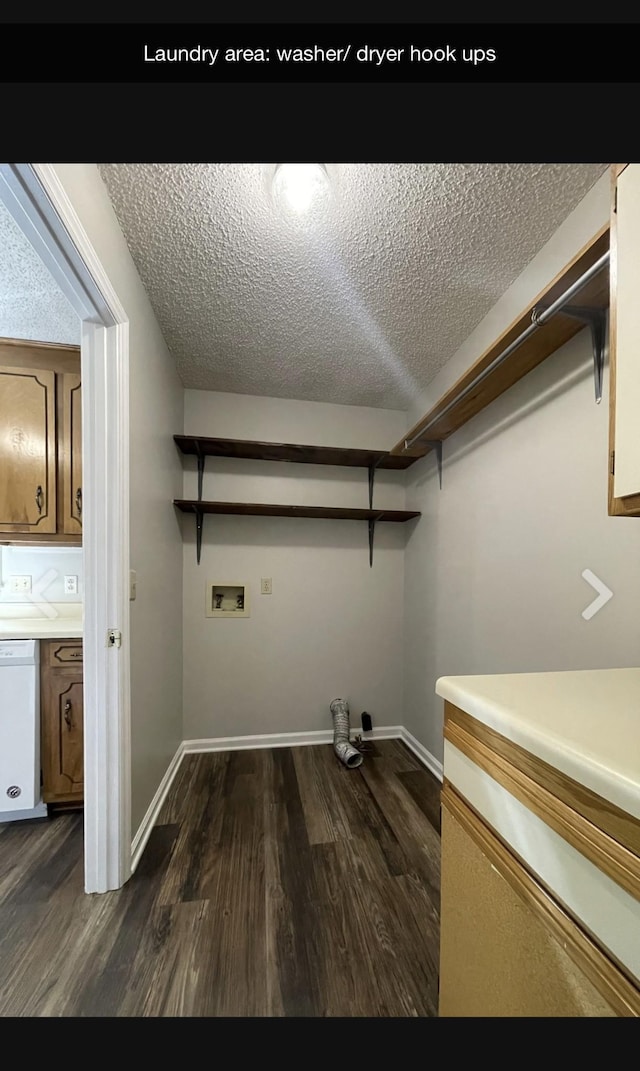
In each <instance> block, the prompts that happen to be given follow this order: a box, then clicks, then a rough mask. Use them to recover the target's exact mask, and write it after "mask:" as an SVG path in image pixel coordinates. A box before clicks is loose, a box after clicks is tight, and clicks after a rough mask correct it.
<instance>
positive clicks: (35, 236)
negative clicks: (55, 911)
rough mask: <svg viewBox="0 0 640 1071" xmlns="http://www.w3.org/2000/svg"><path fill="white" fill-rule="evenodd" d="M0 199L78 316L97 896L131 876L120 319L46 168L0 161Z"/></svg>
mask: <svg viewBox="0 0 640 1071" xmlns="http://www.w3.org/2000/svg"><path fill="white" fill-rule="evenodd" d="M0 199H1V200H2V201H3V203H4V204H5V205H6V207H7V209H8V211H9V212H10V213H11V215H12V216H13V218H14V220H15V221H16V223H17V224H18V226H19V227H20V229H21V230H22V232H23V233H24V235H25V236H26V238H27V239H28V240H29V242H30V243H31V245H32V246H33V247H34V249H35V251H36V253H37V254H38V255H39V256H40V258H41V260H42V261H43V262H44V264H45V265H46V267H47V268H48V269H49V271H50V273H51V275H52V276H53V278H54V280H55V281H56V283H57V284H58V286H59V287H60V289H61V290H62V292H63V293H64V294H65V296H66V297H67V299H68V301H69V302H70V304H71V305H72V307H73V308H74V309H75V311H76V312H77V313H78V316H79V317H80V320H81V321H82V335H81V370H82V465H83V496H82V498H83V500H82V514H83V536H82V545H83V557H84V575H85V601H84V624H83V682H84V685H83V691H84V777H85V782H84V888H85V892H87V893H102V892H107V891H108V890H110V889H118V888H120V887H121V886H122V885H123V884H124V883H125V882H126V881H127V879H128V878H129V877H130V875H131V691H130V642H129V638H130V628H129V616H130V615H129V323H128V318H127V314H126V312H125V309H124V307H123V306H122V304H121V302H120V299H119V298H118V295H117V294H116V291H115V290H114V288H113V286H112V284H111V282H110V280H109V278H108V275H107V273H106V271H105V269H104V268H103V265H102V263H101V262H100V259H99V257H98V255H97V253H96V251H95V249H94V247H93V245H92V243H91V241H90V240H89V237H88V235H87V233H86V231H85V229H84V227H83V226H82V223H81V222H80V219H79V217H78V215H77V213H76V212H75V209H74V208H73V205H72V204H71V201H70V200H69V198H68V196H67V194H66V191H65V189H64V187H63V185H62V183H61V182H60V179H59V178H58V175H57V173H56V171H55V166H54V165H51V164H2V163H0ZM110 630H115V631H116V633H120V636H121V646H119V647H118V646H110V645H109V640H108V633H109V631H110Z"/></svg>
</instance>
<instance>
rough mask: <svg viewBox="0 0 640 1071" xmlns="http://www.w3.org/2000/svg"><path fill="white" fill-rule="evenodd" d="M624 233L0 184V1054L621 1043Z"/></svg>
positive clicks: (521, 178) (456, 183)
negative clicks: (121, 1024)
mask: <svg viewBox="0 0 640 1071" xmlns="http://www.w3.org/2000/svg"><path fill="white" fill-rule="evenodd" d="M28 168H30V169H31V170H30V171H28V172H27V169H28ZM25 176H28V182H27V179H26V178H25ZM29 183H32V184H33V188H34V189H35V188H40V187H41V188H42V189H43V190H45V191H46V193H47V197H48V199H49V202H50V204H51V205H52V206H54V208H56V210H57V218H58V219H60V220H61V221H62V223H64V224H65V227H66V229H67V231H68V233H69V234H70V235H71V237H72V238H73V240H74V245H75V248H76V249H77V251H78V256H79V257H82V258H83V260H84V263H85V264H86V265H87V272H88V274H87V280H86V281H85V282H84V283H83V284H82V285H81V282H78V280H79V279H81V268H82V265H80V261H78V264H79V267H78V268H77V269H75V277H72V272H71V269H70V268H69V267H68V263H67V262H68V261H69V259H70V258H69V257H67V261H65V258H64V257H63V256H62V255H61V256H60V257H59V258H56V256H54V255H53V254H51V252H50V251H51V250H52V249H55V243H56V242H59V243H61V245H60V248H61V249H64V248H66V247H65V246H64V238H63V237H60V235H59V234H58V233H57V231H56V227H55V226H54V224H51V226H50V228H49V230H50V232H51V238H50V244H49V246H47V242H48V241H49V239H48V238H47V237H46V235H45V237H41V238H36V237H34V234H33V233H32V231H31V230H30V229H29V226H28V224H27V223H26V222H25V220H26V216H27V209H28V200H27V198H26V195H25V193H24V190H25V189H26V188H27V187H28V185H29ZM38 184H40V187H38ZM32 199H33V198H32ZM25 206H26V207H25ZM639 206H640V165H633V164H629V165H616V164H609V163H562V164H554V163H547V164H539V163H532V164H521V163H517V164H516V163H514V164H509V163H503V164H482V163H478V164H461V163H451V164H446V163H444V164H434V163H431V164H430V163H424V164H418V163H406V164H402V163H396V164H384V163H334V164H320V165H316V164H313V165H311V164H302V163H298V164H291V165H276V164H256V163H251V164H250V163H246V164H245V163H225V164H223V163H219V164H186V163H184V164H152V163H145V164H140V163H112V164H109V163H103V164H73V163H68V164H63V163H59V164H55V165H9V164H4V165H0V245H1V247H2V250H3V254H4V255H3V257H2V258H0V260H1V261H2V266H1V267H0V290H1V292H0V413H1V414H2V447H1V450H0V464H1V466H2V472H3V476H2V487H1V488H0V659H1V661H0V707H1V708H2V721H1V722H0V748H1V750H2V756H3V757H2V759H1V760H0V782H1V783H0V798H1V800H2V802H0V855H2V859H3V864H2V867H1V868H0V928H1V927H2V925H3V924H6V926H7V931H6V932H7V933H8V934H9V937H8V939H7V940H8V944H7V948H8V952H7V956H6V959H5V967H4V968H1V967H0V1015H40V1016H41V1015H68V1016H76V1015H95V1014H106V1015H121V1016H124V1015H130V1016H137V1015H148V1016H154V1015H155V1016H158V1015H160V1016H166V1015H181V1016H182V1015H216V1016H314V1017H315V1016H343V1015H346V1016H386V1017H389V1016H391V1017H396V1016H428V1017H437V1016H441V1017H450V1016H461V1015H462V1016H471V1015H473V1016H504V1017H506V1016H516V1017H519V1016H525V1015H526V1016H637V1015H640V938H639V937H638V934H640V925H637V924H638V923H640V767H639V766H638V754H640V749H638V747H637V744H638V728H637V710H638V709H639V707H638V703H639V702H640V663H639V651H640V615H639V613H638V606H639V605H640V555H639V551H640V521H639V520H638V518H639V517H640V441H639V439H640V437H639V436H638V431H637V412H638V408H637V407H638V404H639V403H640V365H639V363H638V360H637V352H638V350H637V338H638V336H639V335H640V315H639V314H638V311H637V308H636V305H637V302H636V301H635V299H634V296H633V295H634V292H635V291H634V288H635V287H636V286H637V276H638V269H637V267H636V260H637V261H638V263H640V259H638V258H637V252H636V251H637V249H638V248H639V247H640V207H639ZM54 217H55V212H53V210H52V216H51V218H52V219H54ZM54 222H55V219H54ZM43 233H44V232H43ZM47 249H49V252H47ZM93 284H95V293H96V295H97V294H98V293H99V292H100V293H102V294H103V295H107V296H106V297H105V299H104V302H103V305H104V308H107V306H108V304H109V303H108V300H107V298H108V297H109V295H113V296H112V299H111V305H110V306H109V309H108V315H107V314H106V313H105V314H104V317H105V318H104V339H105V341H104V344H102V343H100V342H96V341H95V340H96V339H98V338H101V337H102V336H99V335H98V334H96V333H94V334H92V332H94V331H98V327H99V315H100V309H101V308H102V306H101V305H100V301H98V300H97V299H96V301H97V304H96V308H97V309H98V311H97V312H96V314H95V315H94V316H91V315H89V313H87V312H86V311H83V309H85V305H83V301H84V302H88V298H87V297H86V296H84V295H86V294H87V293H91V286H92V285H93ZM101 288H102V289H101ZM86 307H88V305H86ZM109 317H110V318H109ZM87 325H89V326H87ZM95 325H98V326H95ZM100 329H102V328H100ZM101 345H103V349H102V350H101V349H100V346H101ZM111 345H113V346H114V347H116V348H115V349H114V351H113V352H114V353H116V352H117V354H118V361H119V362H121V363H119V364H118V371H117V372H114V373H113V375H114V379H113V384H114V386H113V387H112V386H111V385H110V384H111V380H110V379H109V376H110V375H111V372H109V371H108V370H105V369H106V361H105V358H104V354H107V347H108V346H111ZM109 352H111V351H109ZM101 355H102V356H101ZM101 361H103V362H104V363H100V362H101ZM105 398H107V399H113V406H114V409H113V410H109V409H108V408H107V403H106V402H105V401H104V399H105ZM109 404H111V402H109ZM118 406H120V407H121V408H120V409H118V412H119V413H120V417H119V418H118V419H119V421H120V422H119V423H118V425H117V427H116V424H115V423H110V421H111V419H112V417H111V415H110V414H113V413H114V412H115V409H116V408H117V407H118ZM113 419H114V421H115V417H114V418H113ZM109 443H111V444H112V445H114V447H115V445H116V444H117V446H118V449H119V450H120V451H121V453H119V454H118V458H117V461H116V460H112V461H110V460H109V457H108V450H107V449H106V448H105V445H104V444H109ZM105 474H106V476H105ZM116 491H117V493H118V494H120V493H122V496H123V498H122V501H123V502H124V503H125V504H124V506H123V507H122V509H120V507H118V510H119V512H118V513H117V516H116V514H115V513H114V508H113V502H114V501H116V499H114V498H113V497H110V496H113V495H115V494H116ZM118 501H120V500H118ZM113 577H116V581H115V582H114V581H113V579H112V578H113ZM127 897H128V898H129V899H128V900H127ZM127 903H130V904H132V905H135V906H134V907H131V908H130V909H128V908H127ZM3 905H4V906H3ZM81 905H84V906H81ZM101 905H102V906H101ZM105 905H106V906H105ZM31 909H33V914H31ZM127 911H128V912H129V913H128V914H127ZM134 916H135V917H134ZM56 918H57V919H58V922H59V924H60V925H64V927H66V929H64V933H65V937H64V941H63V942H62V945H61V947H60V948H59V949H58V948H56V945H55V925H56V923H55V920H56ZM216 918H217V919H222V920H223V921H222V922H221V923H220V924H219V925H215V923H214V919H216ZM34 920H36V921H34ZM60 920H63V922H60ZM92 920H93V921H92ZM145 920H146V921H145ZM36 923H37V924H36ZM29 927H31V929H29ZM110 927H111V929H110ZM154 932H155V933H156V935H157V941H156V943H154V939H153V936H152V935H153V933H154ZM25 949H26V950H27V954H26V960H25V961H24V962H23V959H24V952H25ZM522 949H525V950H526V951H527V953H528V955H527V956H526V957H525V956H524V955H523V952H522ZM45 960H46V962H47V964H48V966H47V968H46V970H45V971H44V972H43V973H42V976H41V978H39V980H38V981H37V984H35V985H32V983H33V979H34V978H35V977H36V975H37V972H38V969H40V970H41V972H42V963H43V962H44V961H45ZM90 960H93V966H91V964H90V962H89V961H90ZM18 963H20V967H19V969H18V966H17V965H18ZM38 964H40V968H39V967H38ZM12 971H13V972H14V973H13V974H12ZM16 971H17V975H16V973H15V972H16ZM116 979H120V983H118V984H117V983H116V981H114V980H116ZM514 979H515V980H516V981H514Z"/></svg>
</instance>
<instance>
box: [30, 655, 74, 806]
mask: <svg viewBox="0 0 640 1071" xmlns="http://www.w3.org/2000/svg"><path fill="white" fill-rule="evenodd" d="M40 728H41V744H40V752H41V765H42V799H43V801H44V802H45V803H48V804H58V803H64V804H70V803H76V804H80V803H82V800H83V795H84V756H83V747H84V732H83V685H82V641H81V640H76V639H71V640H64V639H63V640H41V641H40Z"/></svg>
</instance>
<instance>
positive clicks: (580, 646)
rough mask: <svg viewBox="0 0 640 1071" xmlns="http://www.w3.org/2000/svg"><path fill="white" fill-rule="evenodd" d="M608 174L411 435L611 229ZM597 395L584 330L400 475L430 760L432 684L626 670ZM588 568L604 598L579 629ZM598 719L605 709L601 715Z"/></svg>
mask: <svg viewBox="0 0 640 1071" xmlns="http://www.w3.org/2000/svg"><path fill="white" fill-rule="evenodd" d="M608 211H609V191H608V176H606V175H605V176H604V177H603V179H602V180H600V182H599V183H598V184H597V185H596V187H594V188H593V189H592V190H591V191H590V193H589V194H588V195H587V197H586V198H585V199H584V201H583V202H582V204H581V205H579V206H578V207H577V208H576V210H575V211H574V212H573V213H572V214H571V216H570V217H569V218H568V219H567V221H565V224H563V226H562V227H561V228H560V229H559V230H558V232H556V235H555V236H554V238H552V240H551V241H550V242H549V243H548V244H547V246H545V248H544V249H543V250H542V251H541V253H540V254H539V255H538V256H537V257H536V259H535V260H534V262H533V263H532V264H531V265H530V267H529V268H528V269H527V270H526V271H525V272H524V273H523V274H522V275H521V276H520V278H519V279H518V280H516V282H515V283H514V285H513V286H512V287H511V289H510V290H509V291H508V292H507V294H506V295H505V296H504V297H503V298H502V299H501V301H500V302H499V303H498V305H496V307H495V308H494V309H493V310H492V312H491V314H490V315H489V316H488V317H487V318H486V319H485V320H484V321H483V322H482V323H481V324H480V325H479V327H478V328H477V329H476V331H475V332H474V333H473V335H472V336H471V337H470V339H468V340H467V342H466V343H465V345H464V346H463V347H462V349H461V350H460V351H459V353H458V354H456V356H455V357H454V358H453V359H452V361H451V362H449V364H448V365H447V366H446V367H445V368H444V369H443V370H442V372H441V373H440V375H439V376H438V377H437V379H436V380H435V381H434V382H433V384H432V385H431V389H430V391H429V392H428V397H425V398H423V399H421V400H420V402H419V404H417V405H416V409H415V411H414V412H412V413H411V414H410V423H414V422H415V421H416V420H417V419H419V417H420V416H422V415H423V413H424V412H426V411H427V409H428V408H429V405H430V404H432V403H433V401H435V399H437V398H438V397H439V396H440V395H441V394H442V393H443V391H444V390H446V389H447V387H448V386H450V385H451V383H453V382H454V381H455V379H456V378H457V377H458V376H459V375H460V374H461V372H462V371H463V370H464V369H465V368H466V367H468V365H469V364H470V363H471V362H472V361H473V360H475V359H476V358H477V357H478V356H479V355H480V354H481V353H482V352H483V350H484V349H486V348H487V346H489V345H490V344H491V343H492V342H493V341H494V340H495V338H496V337H497V336H498V335H499V334H500V332H501V331H502V330H503V329H504V328H505V327H506V326H507V324H508V323H509V322H511V321H512V320H513V319H514V318H515V317H516V316H517V315H518V314H519V313H521V311H522V309H523V308H524V307H525V306H526V304H527V303H528V302H529V301H530V300H532V299H533V298H534V297H535V295H536V294H537V293H538V292H539V291H540V290H541V289H542V288H543V286H544V285H545V284H546V282H548V281H549V280H550V279H551V278H553V276H554V275H555V274H556V273H557V272H558V271H559V270H560V269H561V268H562V266H563V265H564V264H565V263H566V262H567V261H568V260H569V259H570V258H571V257H572V256H573V255H574V254H575V253H576V252H577V251H578V249H579V248H581V247H582V245H583V244H584V243H585V242H586V241H587V240H588V239H589V238H590V237H591V236H592V235H593V234H594V233H595V232H596V231H597V230H598V228H599V227H600V226H601V225H602V224H603V223H605V222H606V221H607V219H608ZM607 432H608V396H605V397H604V398H603V400H602V403H601V404H600V405H596V404H595V401H594V390H593V377H592V363H591V341H590V334H589V331H588V330H584V331H581V332H580V333H579V335H577V336H576V337H575V338H574V339H572V340H571V341H570V342H569V343H567V344H566V345H565V346H564V347H562V349H560V350H559V351H557V352H556V354H554V355H553V356H552V357H551V358H549V359H548V360H547V361H545V362H544V363H543V364H542V365H540V366H539V367H538V368H537V369H535V370H534V371H533V372H531V373H530V374H529V375H528V376H526V377H525V378H524V379H523V380H521V381H520V382H519V383H518V384H516V385H515V386H514V387H512V388H511V389H510V390H509V391H508V392H507V393H506V394H504V395H503V396H502V397H501V398H498V399H497V400H496V401H495V402H493V403H492V404H491V405H490V406H488V408H487V409H485V410H484V411H483V412H482V413H480V414H479V415H478V416H476V417H475V418H474V419H473V420H471V421H469V423H468V424H466V425H465V426H464V427H463V428H461V429H460V430H459V431H458V432H456V433H455V434H454V435H453V436H451V437H450V438H449V439H448V440H447V441H446V442H445V444H444V459H445V464H444V472H443V487H442V490H440V489H439V488H438V483H437V478H436V472H435V462H434V459H433V457H432V456H430V455H428V456H427V457H425V458H424V459H423V460H421V461H419V462H417V463H416V464H415V465H413V466H412V467H411V468H410V469H409V470H408V472H407V477H408V481H407V508H408V509H412V508H413V509H420V510H421V511H422V512H423V516H422V518H421V520H420V522H419V523H418V524H417V525H416V526H415V528H414V530H413V532H412V533H411V534H410V536H409V539H408V543H407V550H406V562H405V652H404V653H405V661H404V666H405V669H404V674H405V713H404V724H405V726H406V727H407V728H408V729H409V731H410V732H412V733H413V734H414V735H415V736H416V737H417V738H418V739H419V740H420V741H421V742H422V743H423V744H424V745H425V746H426V747H427V749H428V750H429V751H430V752H431V753H432V754H433V755H434V756H435V757H436V758H437V759H439V760H441V759H442V750H443V749H442V712H443V702H442V700H441V699H440V698H439V697H438V696H436V694H435V690H434V688H435V682H436V680H437V678H438V677H439V676H443V675H450V674H464V673H501V672H524V671H537V670H557V669H582V668H604V667H614V666H631V665H637V664H638V652H639V651H640V614H639V613H638V606H640V521H634V519H630V518H611V517H608V515H607V458H608V443H607ZM584 569H590V570H592V572H594V573H595V574H596V575H597V576H598V577H600V578H601V579H602V581H603V582H604V583H605V584H607V585H608V587H610V588H611V589H612V591H613V592H614V596H613V598H612V599H611V600H610V601H609V602H608V603H607V604H606V605H605V606H604V607H603V608H602V609H601V610H600V611H599V612H598V613H597V614H596V615H595V616H593V617H592V618H591V619H590V620H589V621H585V620H584V619H583V617H582V611H583V610H584V609H585V607H586V606H588V605H589V603H590V602H591V601H592V600H593V599H594V598H595V597H596V592H595V591H594V590H593V588H591V587H590V586H589V585H588V583H587V582H586V581H585V580H584V579H583V578H582V575H581V574H582V571H583V570H584ZM603 717H606V711H603Z"/></svg>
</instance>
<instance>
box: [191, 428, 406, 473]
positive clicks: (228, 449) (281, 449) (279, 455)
mask: <svg viewBox="0 0 640 1071" xmlns="http://www.w3.org/2000/svg"><path fill="white" fill-rule="evenodd" d="M173 438H174V441H175V443H176V445H177V446H178V447H179V449H180V450H181V451H182V453H183V454H193V455H194V456H195V457H235V458H241V459H242V458H246V459H249V460H255V461H294V462H296V463H297V464H299V465H345V466H349V467H351V468H364V469H368V468H372V467H375V468H378V469H406V468H409V466H410V465H412V464H413V462H414V461H415V460H416V458H415V457H410V456H406V457H397V456H395V455H393V454H390V453H388V452H387V451H386V450H356V449H352V448H351V447H341V446H305V445H300V444H297V443H263V442H258V441H253V440H251V439H222V438H211V437H207V436H202V435H174V436H173Z"/></svg>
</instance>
